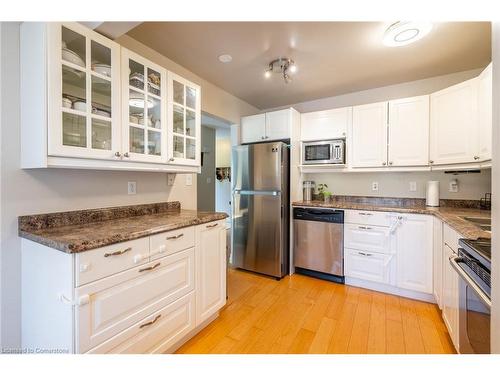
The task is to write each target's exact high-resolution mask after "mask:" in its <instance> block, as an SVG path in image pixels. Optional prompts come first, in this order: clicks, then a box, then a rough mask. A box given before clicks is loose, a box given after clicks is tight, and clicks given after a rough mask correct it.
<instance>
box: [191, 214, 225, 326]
mask: <svg viewBox="0 0 500 375" xmlns="http://www.w3.org/2000/svg"><path fill="white" fill-rule="evenodd" d="M196 251H198V253H197V254H196V260H197V264H196V274H197V277H196V290H197V294H196V325H199V324H201V323H202V322H204V321H205V320H207V319H208V318H210V317H211V316H212V315H213V314H215V313H217V311H219V309H220V308H221V307H223V306H224V305H225V304H226V259H227V258H226V251H227V250H226V228H225V221H224V220H221V221H217V222H212V223H207V224H202V225H198V226H197V227H196Z"/></svg>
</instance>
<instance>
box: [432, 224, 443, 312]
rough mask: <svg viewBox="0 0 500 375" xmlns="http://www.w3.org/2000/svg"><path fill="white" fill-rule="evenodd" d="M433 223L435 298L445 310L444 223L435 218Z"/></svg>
mask: <svg viewBox="0 0 500 375" xmlns="http://www.w3.org/2000/svg"><path fill="white" fill-rule="evenodd" d="M432 221H433V234H434V238H433V243H434V245H433V250H432V251H433V254H434V256H433V258H434V259H433V265H432V267H433V273H434V277H433V284H434V288H433V289H434V298H436V303H437V304H438V306H439V308H440V309H442V308H443V222H442V221H441V220H440V219H438V218H436V217H434V218H433V219H432Z"/></svg>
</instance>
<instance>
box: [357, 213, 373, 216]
mask: <svg viewBox="0 0 500 375" xmlns="http://www.w3.org/2000/svg"><path fill="white" fill-rule="evenodd" d="M359 214H360V215H362V216H372V215H373V214H370V213H368V212H359Z"/></svg>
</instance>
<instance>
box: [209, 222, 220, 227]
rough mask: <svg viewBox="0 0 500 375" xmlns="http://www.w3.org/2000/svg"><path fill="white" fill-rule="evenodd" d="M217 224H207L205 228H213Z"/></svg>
mask: <svg viewBox="0 0 500 375" xmlns="http://www.w3.org/2000/svg"><path fill="white" fill-rule="evenodd" d="M217 225H219V223H215V224H211V225H207V228H215V227H216V226H217Z"/></svg>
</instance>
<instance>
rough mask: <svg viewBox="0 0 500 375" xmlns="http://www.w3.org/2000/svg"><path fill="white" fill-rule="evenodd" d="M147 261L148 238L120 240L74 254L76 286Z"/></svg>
mask: <svg viewBox="0 0 500 375" xmlns="http://www.w3.org/2000/svg"><path fill="white" fill-rule="evenodd" d="M148 261H149V239H148V238H139V239H137V240H132V241H127V242H120V243H117V244H113V245H109V246H105V247H101V248H99V249H95V250H89V251H84V252H82V253H77V254H76V256H75V271H76V272H75V275H76V286H80V285H84V284H87V283H90V282H92V281H95V280H99V279H102V278H103V277H106V276H109V275H113V274H115V273H117V272H121V271H124V270H127V269H129V268H132V267H135V266H137V265H140V264H144V263H146V262H148Z"/></svg>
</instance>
